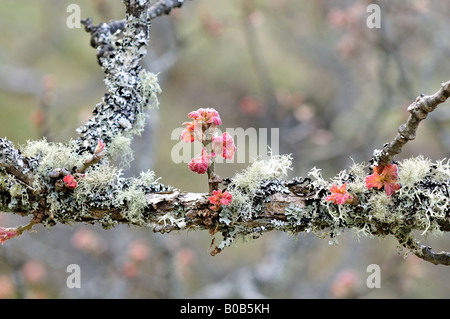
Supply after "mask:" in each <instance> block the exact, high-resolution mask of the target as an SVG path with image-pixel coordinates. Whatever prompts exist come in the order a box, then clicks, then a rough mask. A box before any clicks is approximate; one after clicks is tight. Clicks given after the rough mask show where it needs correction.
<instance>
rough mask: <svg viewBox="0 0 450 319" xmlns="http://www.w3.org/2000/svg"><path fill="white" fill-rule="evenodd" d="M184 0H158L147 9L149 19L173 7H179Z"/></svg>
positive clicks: (167, 11) (165, 12) (170, 10)
mask: <svg viewBox="0 0 450 319" xmlns="http://www.w3.org/2000/svg"><path fill="white" fill-rule="evenodd" d="M184 2H185V0H159V1H158V2H156V3H155V4H154V5H152V6H151V7H150V8H149V9H148V13H149V17H150V19H154V18H156V17H159V16H162V15H167V14H170V13H171V12H172V10H173V9H175V8H180V7H181V6H182V5H183V4H184Z"/></svg>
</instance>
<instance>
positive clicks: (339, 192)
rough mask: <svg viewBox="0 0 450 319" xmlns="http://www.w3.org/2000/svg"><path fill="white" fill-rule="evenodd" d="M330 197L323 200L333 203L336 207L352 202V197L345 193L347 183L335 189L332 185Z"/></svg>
mask: <svg viewBox="0 0 450 319" xmlns="http://www.w3.org/2000/svg"><path fill="white" fill-rule="evenodd" d="M330 191H331V195H328V196H327V197H325V200H327V201H329V202H333V203H334V204H337V205H342V204H350V203H351V202H352V201H353V197H352V195H351V194H350V193H349V192H348V191H347V183H345V184H344V185H342V186H341V187H337V186H336V185H334V184H333V186H332V187H331V188H330Z"/></svg>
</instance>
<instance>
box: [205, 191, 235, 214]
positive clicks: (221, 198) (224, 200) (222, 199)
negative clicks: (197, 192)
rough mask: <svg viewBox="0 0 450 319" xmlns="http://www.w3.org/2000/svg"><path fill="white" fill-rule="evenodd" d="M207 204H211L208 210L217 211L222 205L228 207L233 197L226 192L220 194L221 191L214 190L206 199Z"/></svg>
mask: <svg viewBox="0 0 450 319" xmlns="http://www.w3.org/2000/svg"><path fill="white" fill-rule="evenodd" d="M208 199H209V202H210V203H211V204H213V206H211V207H210V208H211V209H212V210H214V211H218V210H219V209H220V207H221V206H222V205H229V204H230V203H231V200H232V199H233V197H232V196H231V194H230V193H229V192H227V191H225V192H223V193H222V190H221V189H219V190H214V191H213V195H212V196H210V197H208Z"/></svg>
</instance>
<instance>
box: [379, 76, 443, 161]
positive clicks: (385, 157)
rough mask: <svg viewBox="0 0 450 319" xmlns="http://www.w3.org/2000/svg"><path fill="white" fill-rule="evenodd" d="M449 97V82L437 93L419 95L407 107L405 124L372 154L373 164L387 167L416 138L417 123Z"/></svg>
mask: <svg viewBox="0 0 450 319" xmlns="http://www.w3.org/2000/svg"><path fill="white" fill-rule="evenodd" d="M449 97H450V81H448V82H445V83H442V86H441V88H440V90H439V91H437V92H436V93H434V94H433V95H423V94H421V95H419V96H418V97H417V99H416V101H414V102H413V103H412V104H411V105H410V106H409V107H408V111H409V113H411V114H410V116H409V117H408V120H407V121H406V123H405V124H402V125H401V126H400V127H399V128H398V134H397V135H396V137H395V139H394V140H393V141H392V142H390V143H387V144H385V145H384V146H383V149H382V150H375V151H374V154H373V158H372V160H373V163H374V165H375V166H378V167H385V166H386V165H388V164H389V163H390V162H391V160H392V158H393V157H394V156H395V155H398V154H400V152H401V151H402V147H403V146H404V145H405V144H406V143H407V142H408V141H411V140H414V139H415V138H416V131H417V128H418V126H419V123H420V122H421V121H422V120H424V119H425V118H426V117H427V116H428V113H430V112H432V111H434V110H435V109H436V107H437V106H438V105H439V104H441V103H443V102H445V101H446V100H447V99H448V98H449Z"/></svg>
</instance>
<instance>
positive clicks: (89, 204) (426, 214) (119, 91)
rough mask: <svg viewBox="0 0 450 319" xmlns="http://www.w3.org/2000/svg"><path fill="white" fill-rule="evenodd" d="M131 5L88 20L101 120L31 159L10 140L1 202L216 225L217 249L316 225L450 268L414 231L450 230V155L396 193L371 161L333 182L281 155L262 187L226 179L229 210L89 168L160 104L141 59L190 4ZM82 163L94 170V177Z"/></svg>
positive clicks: (62, 212) (95, 219)
mask: <svg viewBox="0 0 450 319" xmlns="http://www.w3.org/2000/svg"><path fill="white" fill-rule="evenodd" d="M124 3H125V6H126V12H127V18H126V20H123V21H119V22H111V23H109V24H100V25H98V26H93V25H92V21H91V20H89V19H87V20H85V21H84V24H85V28H86V31H87V32H89V33H90V34H91V44H92V45H93V47H95V48H96V49H97V58H98V62H99V64H100V66H101V67H102V69H103V70H104V72H105V83H106V87H107V93H106V94H105V96H104V98H103V99H102V101H101V102H100V103H98V104H97V105H96V107H95V109H94V112H93V113H94V116H93V117H92V118H91V119H90V120H89V121H88V122H87V123H86V124H85V125H84V126H82V127H81V128H79V129H78V132H79V133H80V137H79V138H78V139H76V140H74V141H71V142H70V143H67V144H65V145H62V144H55V143H47V142H46V141H39V142H35V143H34V144H33V142H30V143H29V144H30V145H28V146H27V147H25V149H23V150H22V151H23V153H24V154H25V155H22V153H21V151H19V150H17V149H15V148H14V146H13V144H12V143H11V142H10V141H7V140H6V139H0V210H2V211H8V212H13V213H17V214H22V215H30V216H32V218H33V224H34V223H35V222H36V223H37V222H40V223H42V224H44V225H46V226H51V225H53V224H55V223H67V224H72V223H76V222H83V223H101V224H102V225H103V226H104V227H105V228H109V227H114V226H115V225H117V224H119V223H125V224H128V225H136V226H142V227H149V226H150V227H152V229H153V231H155V232H160V233H166V232H171V231H174V230H176V231H182V230H208V231H209V232H210V234H211V235H212V236H215V235H216V234H219V233H220V234H221V235H222V240H221V242H220V243H218V244H217V245H216V244H215V242H214V241H213V243H212V245H211V246H212V251H211V254H213V255H214V254H217V253H218V252H220V251H221V250H222V249H224V248H225V247H226V246H230V245H231V244H232V243H233V241H234V240H235V239H236V238H239V237H244V236H252V237H254V238H257V237H259V236H261V235H262V234H264V233H265V232H268V231H275V230H279V231H284V232H289V233H292V234H299V233H302V232H313V233H314V234H316V235H318V236H319V237H324V236H330V237H331V238H335V237H336V236H337V235H339V234H340V233H342V232H344V231H347V230H350V229H351V230H354V231H356V232H357V233H358V234H365V235H371V236H376V237H385V236H388V235H393V236H395V237H396V238H397V239H398V240H399V242H400V243H401V244H402V245H403V246H404V247H405V248H407V249H409V250H410V251H411V252H412V253H414V254H416V255H417V256H419V257H420V258H423V259H424V260H426V261H429V262H431V263H433V264H443V265H449V264H450V262H449V259H450V257H449V256H450V254H449V253H445V252H442V253H434V252H432V251H431V249H430V248H428V247H426V246H422V245H419V244H417V241H416V240H415V239H414V238H413V236H412V234H413V233H414V232H415V231H417V230H419V231H422V233H423V234H424V235H428V234H432V233H439V232H440V233H442V232H448V231H450V213H449V207H450V198H449V194H448V189H449V187H450V164H449V163H448V162H447V163H444V161H440V162H437V163H431V162H430V161H427V160H423V159H415V161H416V162H414V163H406V162H405V163H404V164H403V165H400V168H401V169H403V170H404V171H408V167H410V168H409V170H410V175H409V177H408V179H406V178H405V179H404V180H403V181H402V180H401V181H400V182H402V183H403V184H402V189H401V190H400V191H398V192H397V193H395V194H394V195H393V196H390V197H388V196H386V195H385V194H384V192H383V191H382V190H381V191H380V190H377V189H367V187H365V185H364V177H365V176H366V175H367V173H366V171H367V169H368V167H367V166H365V165H363V164H355V165H354V166H353V167H352V168H350V170H349V172H348V173H347V172H346V171H342V172H341V173H339V175H338V176H337V177H336V178H334V179H333V181H325V180H324V179H323V178H322V177H321V175H320V172H319V171H318V170H317V169H313V170H311V172H310V176H311V177H307V178H303V177H296V178H293V179H291V180H284V179H283V178H284V177H285V176H284V175H283V172H285V171H286V170H287V169H288V168H289V167H283V168H282V169H280V170H279V172H275V173H274V172H270V173H268V172H267V170H268V168H269V167H273V164H277V165H285V166H287V164H286V161H284V162H283V161H280V158H277V157H274V158H272V159H271V160H269V161H270V162H267V163H262V164H261V163H257V164H258V165H252V166H250V167H249V168H248V169H247V172H251V173H249V174H248V178H256V180H254V181H252V182H251V183H250V182H249V183H246V184H245V183H242V175H241V178H240V179H238V178H231V179H225V180H224V182H223V184H224V187H225V188H226V189H227V190H228V191H229V192H231V193H232V194H233V201H232V203H231V205H229V206H227V207H223V208H222V209H221V210H220V211H214V210H211V207H210V206H211V204H210V203H209V200H208V194H202V193H189V192H183V191H180V190H176V189H173V188H171V187H168V186H166V185H163V184H160V183H158V182H157V181H156V180H155V179H154V174H153V173H152V172H143V173H142V174H141V176H140V177H138V178H123V177H122V176H121V175H120V170H118V169H116V168H114V167H112V166H110V165H109V163H108V156H105V158H102V159H101V160H100V161H99V162H98V163H95V164H93V165H92V166H90V167H88V168H86V167H85V166H83V165H84V164H83V163H84V162H85V160H86V158H88V157H92V154H93V153H94V151H95V147H96V145H97V143H98V141H99V140H102V141H103V142H104V143H105V144H106V149H109V151H110V153H111V151H112V149H113V145H114V144H117V143H119V142H117V141H118V139H119V140H120V141H121V143H122V144H123V143H125V142H124V140H125V141H127V140H128V141H129V140H130V139H131V137H132V136H133V135H134V134H136V133H139V131H140V130H141V129H142V127H143V125H142V124H143V121H144V116H143V114H144V110H145V109H146V108H148V107H152V106H155V105H156V104H157V99H156V94H157V93H158V92H159V86H158V85H157V82H156V78H155V76H154V75H152V74H150V73H148V72H147V71H145V70H144V69H143V68H142V67H141V66H140V64H139V63H140V61H141V59H142V57H143V56H144V55H145V54H146V47H147V44H148V41H149V32H150V23H149V21H150V19H152V18H154V17H156V16H160V15H162V14H168V13H169V12H170V11H171V10H172V9H173V8H175V7H179V6H181V5H182V4H183V1H168V0H166V1H162V0H161V1H159V2H157V3H156V4H155V5H154V6H152V7H149V5H148V2H147V1H124ZM119 34H120V37H119ZM449 96H450V82H446V83H444V84H443V86H442V88H441V89H440V90H439V91H438V92H436V93H435V94H434V95H431V96H420V97H419V98H418V99H417V100H416V101H415V102H414V103H412V104H411V106H410V107H409V108H408V110H409V111H410V113H411V116H410V118H409V119H408V121H407V123H406V124H404V125H402V126H401V127H400V129H399V134H398V135H397V137H396V138H395V139H394V141H393V142H391V143H389V144H387V145H385V147H384V148H383V150H382V151H378V152H376V153H375V154H374V163H377V164H378V165H381V166H383V165H387V164H388V163H389V162H390V161H391V160H392V157H393V156H394V155H396V154H399V153H400V151H401V148H402V146H403V145H404V144H405V143H406V142H407V141H409V140H412V139H414V137H415V132H416V130H417V127H418V124H419V122H420V121H421V120H423V119H425V118H426V116H427V114H428V113H429V112H431V111H433V110H434V109H435V108H436V107H437V105H438V104H440V103H443V102H444V101H445V100H446V99H447V98H448V97H449ZM110 153H108V155H109V156H110V157H111V156H113V154H110ZM408 165H409V166H408ZM414 165H420V166H421V167H422V168H424V167H425V169H422V170H421V173H420V174H421V175H414V171H415V170H414V169H411V166H414ZM81 168H86V170H85V171H83V174H81V173H80V170H81ZM83 170H84V169H83ZM55 172H56V173H55ZM59 172H63V173H59ZM68 175H71V176H72V175H73V176H72V177H73V178H74V180H75V181H76V182H77V184H76V185H77V186H76V187H66V186H65V185H64V183H65V181H64V179H63V178H64V177H65V176H68ZM250 176H253V177H250ZM255 176H256V177H255ZM411 176H412V177H411ZM344 183H347V184H348V189H349V190H350V191H351V192H352V195H353V196H354V197H355V198H357V199H358V200H357V201H354V202H352V203H351V204H346V205H336V204H333V203H330V202H329V201H327V200H326V195H328V194H329V189H330V187H331V186H332V185H333V184H340V185H342V184H344ZM214 238H215V237H214Z"/></svg>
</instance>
